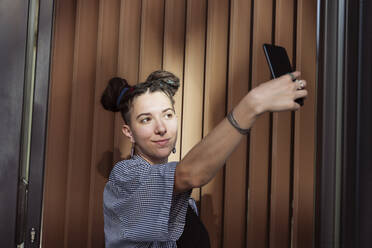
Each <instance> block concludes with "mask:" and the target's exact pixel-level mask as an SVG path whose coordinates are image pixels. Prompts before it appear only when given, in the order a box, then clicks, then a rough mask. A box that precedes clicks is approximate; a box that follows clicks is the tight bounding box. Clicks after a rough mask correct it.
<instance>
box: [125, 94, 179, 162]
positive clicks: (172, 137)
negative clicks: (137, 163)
mask: <svg viewBox="0 0 372 248" xmlns="http://www.w3.org/2000/svg"><path fill="white" fill-rule="evenodd" d="M123 133H124V134H125V135H126V136H127V137H129V138H130V140H131V142H132V143H133V142H134V143H135V149H136V152H137V153H138V154H139V155H140V156H142V157H143V158H144V159H146V160H147V161H148V162H150V163H151V164H159V163H164V162H167V161H168V156H169V154H170V153H171V151H172V149H173V147H174V146H175V144H176V140H177V117H176V115H175V111H174V108H173V106H172V102H171V100H170V99H169V97H168V96H167V95H165V94H164V93H163V92H153V93H149V92H146V93H145V94H142V95H140V96H138V97H136V98H135V99H134V100H133V102H132V109H131V112H130V125H124V126H123Z"/></svg>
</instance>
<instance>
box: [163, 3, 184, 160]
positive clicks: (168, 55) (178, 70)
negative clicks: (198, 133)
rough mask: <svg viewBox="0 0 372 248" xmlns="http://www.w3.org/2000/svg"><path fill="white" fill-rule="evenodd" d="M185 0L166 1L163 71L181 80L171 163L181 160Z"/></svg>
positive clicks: (176, 101) (177, 99)
mask: <svg viewBox="0 0 372 248" xmlns="http://www.w3.org/2000/svg"><path fill="white" fill-rule="evenodd" d="M185 12H186V1H185V0H179V1H174V0H166V2H165V13H164V15H165V17H164V18H165V20H164V54H163V70H167V71H170V72H172V73H174V74H175V75H176V76H177V77H179V79H180V87H179V89H178V91H177V93H176V95H175V96H174V100H175V110H176V114H177V118H178V130H179V131H178V138H177V144H176V151H177V152H176V153H175V154H171V155H170V156H169V161H179V160H180V155H181V153H180V148H181V146H180V144H181V138H180V137H181V131H180V130H181V123H182V92H183V68H184V66H183V62H184V51H185V14H186V13H185Z"/></svg>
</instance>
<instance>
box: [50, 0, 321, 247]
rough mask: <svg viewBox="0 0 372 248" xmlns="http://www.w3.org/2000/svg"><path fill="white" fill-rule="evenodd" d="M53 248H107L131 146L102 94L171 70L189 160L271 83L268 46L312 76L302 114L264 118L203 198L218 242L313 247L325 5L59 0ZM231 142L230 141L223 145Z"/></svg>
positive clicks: (200, 193) (199, 195)
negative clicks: (111, 184) (319, 42)
mask: <svg viewBox="0 0 372 248" xmlns="http://www.w3.org/2000/svg"><path fill="white" fill-rule="evenodd" d="M55 10H56V11H55V26H54V41H53V59H52V73H51V88H50V103H49V104H50V105H49V121H48V138H47V158H46V173H45V192H44V196H45V198H44V210H43V247H46V248H58V247H68V248H70V247H78V248H80V247H89V248H90V247H104V236H103V217H102V191H103V187H104V184H105V182H106V177H107V175H108V173H109V171H110V169H111V167H112V165H113V164H114V163H115V162H116V161H118V160H119V159H120V158H121V157H125V156H126V155H127V154H128V151H129V145H130V144H129V142H127V140H126V139H125V138H124V137H123V135H122V134H121V131H120V127H121V125H122V120H121V117H120V115H119V114H117V115H114V114H112V113H109V112H107V111H104V110H103V109H102V107H101V106H100V104H99V99H100V95H101V93H102V91H103V89H104V87H105V86H106V84H107V81H108V79H110V78H111V77H113V76H117V75H118V76H121V77H125V78H126V79H127V80H128V81H129V82H130V83H131V84H135V83H137V82H138V81H143V80H144V79H145V78H146V76H147V75H148V74H149V73H150V72H152V71H154V70H157V69H160V68H163V69H165V70H169V71H172V72H174V73H175V74H176V75H177V76H179V77H180V78H181V81H182V84H181V87H180V90H179V91H178V93H177V95H176V111H177V113H178V116H179V137H178V143H177V153H176V154H175V155H172V156H171V160H179V159H180V158H182V156H184V155H185V154H186V153H187V152H188V151H189V150H190V148H191V147H192V146H193V145H195V144H196V143H197V142H198V141H200V139H201V138H202V137H204V136H205V135H207V134H208V132H209V131H210V130H211V129H212V128H213V127H214V126H215V125H216V124H217V123H218V122H219V121H221V120H222V119H223V118H224V116H225V115H226V113H227V111H230V110H231V109H232V108H233V107H234V106H235V104H237V102H238V101H239V100H240V99H241V98H242V97H243V96H244V95H245V94H246V93H247V92H248V90H249V89H250V88H252V87H255V86H257V85H259V84H260V83H261V82H264V81H266V80H269V79H270V74H269V70H268V67H267V64H266V61H265V58H264V54H263V49H262V44H263V43H275V44H278V45H282V46H284V47H286V48H287V51H288V53H289V56H290V57H291V58H292V63H293V64H295V65H296V67H297V69H298V70H301V71H302V77H303V78H305V79H306V80H307V81H308V89H309V97H308V98H307V100H306V102H305V106H304V107H303V108H302V109H301V110H300V111H297V112H296V113H291V112H283V113H275V114H269V113H267V114H264V115H262V116H261V117H260V118H259V119H258V120H257V122H256V124H255V126H254V127H253V129H252V132H251V134H250V136H248V137H247V139H245V140H244V141H243V142H242V143H241V144H240V146H239V147H238V149H237V150H236V151H235V152H234V153H233V154H232V156H231V157H230V158H229V159H228V160H227V162H226V167H225V168H224V169H223V170H221V171H220V172H219V173H218V174H217V176H216V177H215V178H214V179H213V180H212V181H211V182H210V183H209V184H208V185H206V186H205V187H203V188H201V189H195V190H194V191H193V197H194V198H196V199H197V201H198V203H199V206H200V208H201V211H200V212H201V218H202V219H203V222H204V223H205V224H206V226H207V228H208V230H209V233H210V237H211V241H212V247H234V248H235V247H255V248H261V247H262V248H266V247H270V248H281V247H291V246H293V247H301V248H304V247H305V248H306V247H312V244H313V239H312V235H313V214H314V213H313V212H314V211H313V198H314V197H313V195H314V190H313V187H314V173H313V171H314V169H313V168H314V131H315V126H314V123H315V94H316V87H315V54H316V40H315V35H316V34H315V30H316V1H315V0H311V1H305V0H280V1H279V0H208V1H207V0H142V1H140V0H121V1H120V0H106V1H105V0H63V1H62V0H56V5H55ZM222 142H223V141H222Z"/></svg>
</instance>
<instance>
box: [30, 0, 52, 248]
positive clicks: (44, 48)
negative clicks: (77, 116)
mask: <svg viewBox="0 0 372 248" xmlns="http://www.w3.org/2000/svg"><path fill="white" fill-rule="evenodd" d="M53 4H54V1H51V0H40V1H39V22H38V23H39V25H38V38H37V40H38V42H37V57H36V66H35V83H34V84H35V87H34V89H35V91H34V101H33V111H32V129H31V149H30V162H29V168H30V170H29V186H28V197H27V198H28V201H27V214H26V228H25V230H26V239H25V243H24V247H26V248H28V247H40V233H41V218H42V206H43V205H42V199H43V183H44V162H45V148H46V134H47V114H48V93H49V76H50V63H51V44H52V28H53V7H54V6H53ZM31 235H34V237H31ZM31 240H34V241H31Z"/></svg>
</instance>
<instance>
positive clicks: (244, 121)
mask: <svg viewBox="0 0 372 248" xmlns="http://www.w3.org/2000/svg"><path fill="white" fill-rule="evenodd" d="M256 107H257V105H255V104H253V103H252V102H251V99H249V98H248V97H247V96H246V97H244V98H243V99H242V100H241V102H240V103H239V104H238V105H237V106H236V107H235V108H234V109H233V110H232V113H233V116H234V119H235V120H236V122H237V124H238V125H239V127H240V128H242V129H248V128H251V126H252V125H253V123H254V122H255V120H256V119H257V116H258V115H259V112H258V111H259V110H258V109H257V108H256Z"/></svg>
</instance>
